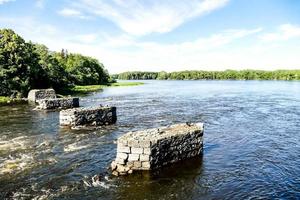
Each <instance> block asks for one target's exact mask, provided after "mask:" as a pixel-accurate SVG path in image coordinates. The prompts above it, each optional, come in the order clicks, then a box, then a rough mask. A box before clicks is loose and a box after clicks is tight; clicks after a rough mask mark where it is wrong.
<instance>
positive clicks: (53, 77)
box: [0, 29, 110, 97]
mask: <svg viewBox="0 0 300 200" xmlns="http://www.w3.org/2000/svg"><path fill="white" fill-rule="evenodd" d="M109 82H110V78H109V74H108V72H107V70H106V69H105V68H104V66H103V64H102V63H100V62H98V60H96V59H94V58H91V57H87V56H83V55H81V54H73V53H68V51H67V50H64V49H62V50H61V52H54V51H49V49H48V48H47V47H46V46H45V45H42V44H35V43H32V42H30V41H29V42H26V41H25V40H24V39H23V38H22V37H21V36H19V35H18V34H16V33H15V32H14V31H13V30H11V29H0V83H1V85H0V96H11V95H14V96H15V97H22V96H26V95H27V92H28V91H29V90H30V89H32V88H50V87H52V88H54V89H55V90H57V91H60V90H65V89H66V88H69V87H73V86H75V85H98V84H107V83H109Z"/></svg>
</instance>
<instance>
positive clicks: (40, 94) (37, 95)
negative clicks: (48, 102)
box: [27, 89, 56, 102]
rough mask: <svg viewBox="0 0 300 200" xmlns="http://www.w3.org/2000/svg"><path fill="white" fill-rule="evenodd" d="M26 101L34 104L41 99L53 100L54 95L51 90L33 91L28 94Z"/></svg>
mask: <svg viewBox="0 0 300 200" xmlns="http://www.w3.org/2000/svg"><path fill="white" fill-rule="evenodd" d="M27 98H28V100H29V101H33V102H36V101H38V100H41V99H55V98H56V93H55V90H53V89H35V90H30V91H29V93H28V97H27Z"/></svg>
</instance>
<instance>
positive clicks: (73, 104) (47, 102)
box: [36, 97, 79, 110]
mask: <svg viewBox="0 0 300 200" xmlns="http://www.w3.org/2000/svg"><path fill="white" fill-rule="evenodd" d="M36 102H37V103H38V106H37V107H36V109H41V110H49V109H68V108H77V107H79V98H77V97H75V98H56V99H41V100H37V101H36Z"/></svg>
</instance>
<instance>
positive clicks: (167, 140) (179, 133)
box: [112, 123, 204, 175]
mask: <svg viewBox="0 0 300 200" xmlns="http://www.w3.org/2000/svg"><path fill="white" fill-rule="evenodd" d="M203 132H204V128H203V124H202V123H200V124H193V123H183V124H175V125H171V126H167V127H160V128H156V129H148V130H143V131H136V132H129V133H127V134H125V135H123V136H121V137H120V138H119V139H118V150H117V152H118V154H117V158H116V162H117V160H118V159H119V156H118V155H119V153H120V151H119V149H121V147H124V145H123V143H125V144H126V146H125V147H126V148H127V149H126V151H127V152H128V149H129V148H130V154H128V159H127V160H126V159H125V160H124V164H121V165H123V166H124V167H125V169H126V170H128V171H126V170H125V171H126V172H124V171H118V168H117V169H115V170H113V171H117V172H118V175H122V174H128V173H129V171H130V172H132V170H133V171H135V170H153V169H157V168H159V167H163V166H165V165H169V164H172V163H175V162H178V161H181V160H184V159H188V158H190V157H195V156H199V155H200V153H202V149H203ZM119 141H120V143H119ZM121 141H122V142H121ZM126 141H127V142H126ZM119 146H120V147H119ZM122 158H125V156H123V157H122ZM112 167H114V166H112ZM126 167H127V168H126ZM122 169H123V168H122ZM115 174H116V173H115Z"/></svg>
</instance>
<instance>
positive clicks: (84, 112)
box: [59, 106, 117, 128]
mask: <svg viewBox="0 0 300 200" xmlns="http://www.w3.org/2000/svg"><path fill="white" fill-rule="evenodd" d="M59 117H60V125H61V126H69V127H71V128H81V127H86V126H90V127H91V126H94V127H96V126H104V125H109V124H114V123H116V121H117V112H116V107H102V106H99V107H87V108H72V109H67V110H62V111H60V114H59Z"/></svg>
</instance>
